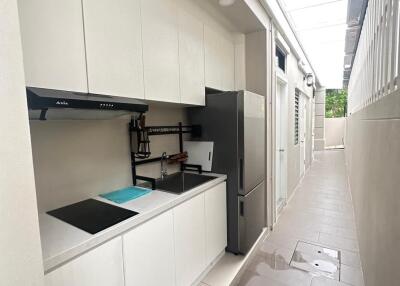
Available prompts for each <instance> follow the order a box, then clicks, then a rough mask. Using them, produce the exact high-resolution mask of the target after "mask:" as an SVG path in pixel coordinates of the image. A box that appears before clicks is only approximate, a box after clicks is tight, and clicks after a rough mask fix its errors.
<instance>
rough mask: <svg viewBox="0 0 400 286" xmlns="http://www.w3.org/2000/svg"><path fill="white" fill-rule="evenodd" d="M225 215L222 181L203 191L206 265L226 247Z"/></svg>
mask: <svg viewBox="0 0 400 286" xmlns="http://www.w3.org/2000/svg"><path fill="white" fill-rule="evenodd" d="M226 215H227V213H226V182H223V183H221V184H219V185H216V186H215V187H213V188H211V189H209V190H208V191H206V192H205V217H206V262H207V265H209V264H210V263H211V262H213V261H214V260H215V258H217V256H218V255H219V254H220V253H221V252H222V251H223V250H224V249H225V247H226V244H227V240H226V239H227V238H226V234H227V229H226V227H227V225H226V220H227V217H226Z"/></svg>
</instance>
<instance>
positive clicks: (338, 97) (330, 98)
mask: <svg viewBox="0 0 400 286" xmlns="http://www.w3.org/2000/svg"><path fill="white" fill-rule="evenodd" d="M346 115H347V90H344V89H328V90H327V91H326V97H325V117H326V118H334V117H345V116H346Z"/></svg>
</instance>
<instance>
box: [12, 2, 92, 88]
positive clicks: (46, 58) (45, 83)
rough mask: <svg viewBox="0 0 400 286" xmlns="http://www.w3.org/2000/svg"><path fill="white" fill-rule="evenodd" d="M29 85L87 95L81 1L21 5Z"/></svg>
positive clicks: (26, 3)
mask: <svg viewBox="0 0 400 286" xmlns="http://www.w3.org/2000/svg"><path fill="white" fill-rule="evenodd" d="M18 8H19V18H20V26H21V38H22V48H23V53H24V68H25V78H26V85H28V86H35V87H43V88H52V89H61V90H71V91H80V92H87V77H86V59H85V44H84V35H83V20H82V5H81V0H60V1H54V0H36V1H26V0H20V1H18Z"/></svg>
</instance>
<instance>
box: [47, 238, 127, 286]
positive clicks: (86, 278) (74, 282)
mask: <svg viewBox="0 0 400 286" xmlns="http://www.w3.org/2000/svg"><path fill="white" fill-rule="evenodd" d="M45 285H46V286H110V285H113V286H124V271H123V261H122V239H121V237H117V238H114V239H112V240H111V241H108V242H106V243H104V244H103V245H101V246H99V247H97V248H95V249H93V250H91V251H89V252H87V253H85V254H83V255H81V256H79V257H78V258H76V259H74V260H72V261H70V262H68V263H66V264H64V265H63V266H61V267H59V268H57V269H56V270H54V271H52V272H50V273H48V274H46V275H45Z"/></svg>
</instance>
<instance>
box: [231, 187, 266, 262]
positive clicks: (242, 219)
mask: <svg viewBox="0 0 400 286" xmlns="http://www.w3.org/2000/svg"><path fill="white" fill-rule="evenodd" d="M238 204H239V248H240V253H242V254H246V253H247V252H248V251H249V250H250V249H251V247H252V246H253V245H254V243H255V242H256V240H257V239H258V237H259V236H260V234H261V232H262V230H263V228H264V226H265V222H264V220H265V185H264V181H263V182H261V184H259V185H258V186H256V187H255V188H254V189H253V190H252V191H251V192H249V193H248V194H247V195H246V196H238Z"/></svg>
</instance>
